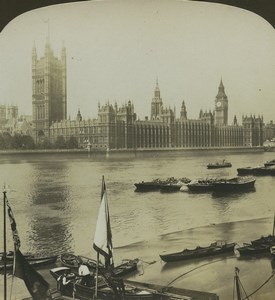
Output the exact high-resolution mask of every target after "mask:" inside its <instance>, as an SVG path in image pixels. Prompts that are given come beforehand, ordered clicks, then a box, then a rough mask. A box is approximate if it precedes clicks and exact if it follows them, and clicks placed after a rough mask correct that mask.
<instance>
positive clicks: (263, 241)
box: [251, 213, 275, 246]
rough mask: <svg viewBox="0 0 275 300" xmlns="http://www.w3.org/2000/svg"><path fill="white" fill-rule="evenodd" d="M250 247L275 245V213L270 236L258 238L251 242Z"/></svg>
mask: <svg viewBox="0 0 275 300" xmlns="http://www.w3.org/2000/svg"><path fill="white" fill-rule="evenodd" d="M251 244H252V245H269V246H273V245H275V213H274V217H273V229H272V234H269V235H266V236H264V235H263V236H261V237H260V238H258V239H256V240H253V241H251Z"/></svg>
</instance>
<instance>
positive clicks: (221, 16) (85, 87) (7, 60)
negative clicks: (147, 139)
mask: <svg viewBox="0 0 275 300" xmlns="http://www.w3.org/2000/svg"><path fill="white" fill-rule="evenodd" d="M48 35H49V37H50V43H51V46H52V48H53V50H54V53H55V55H56V56H57V57H60V55H61V48H62V45H63V43H64V44H65V47H66V49H67V106H68V117H69V116H70V117H71V119H74V118H75V117H76V114H77V110H78V109H80V111H81V113H82V116H83V118H84V119H87V118H95V117H97V109H98V103H99V102H100V103H101V105H103V104H105V103H107V102H109V103H111V104H114V103H115V102H117V103H118V105H123V104H124V103H126V102H128V100H131V101H132V102H133V104H134V107H135V112H136V113H137V116H138V118H140V119H144V118H145V116H150V109H151V100H152V97H153V94H154V89H155V84H156V79H157V78H158V83H159V88H160V92H161V97H162V100H163V103H164V106H167V107H169V106H170V107H171V108H174V107H175V108H176V113H177V117H179V113H180V107H181V103H182V101H183V100H184V101H185V104H186V109H187V116H188V118H190V119H197V118H198V116H199V111H200V109H202V110H203V111H209V110H213V109H214V103H215V97H216V95H217V92H218V87H219V84H220V81H221V78H222V80H223V84H224V86H225V93H226V95H227V97H228V101H229V123H230V124H231V123H232V122H233V117H234V115H236V116H237V118H238V121H239V122H240V123H241V117H242V115H251V114H252V115H254V114H255V115H256V116H258V115H261V116H263V117H264V121H265V123H267V122H269V121H270V120H275V31H274V29H273V27H272V26H271V25H270V24H269V23H268V22H267V21H265V20H264V19H263V18H262V17H260V16H258V15H256V14H254V13H252V12H249V11H246V10H243V9H240V8H236V7H231V6H227V5H222V4H215V3H205V2H203V3H202V2H195V1H175V0H155V1H154V0H140V1H134V0H128V1H126V0H125V1H116V0H114V1H85V2H77V3H68V4H60V5H53V6H48V7H43V8H39V9H36V10H33V11H29V12H27V13H24V14H22V15H20V16H18V17H16V18H15V19H14V20H12V21H11V22H10V23H9V24H8V25H7V26H6V27H5V28H4V29H3V31H2V32H1V33H0V104H15V105H18V108H19V114H26V115H31V114H32V78H31V76H32V75H31V67H32V65H31V63H32V62H31V58H32V57H31V54H32V47H33V45H34V43H35V45H36V48H37V54H38V57H42V56H44V47H45V42H46V38H47V36H48Z"/></svg>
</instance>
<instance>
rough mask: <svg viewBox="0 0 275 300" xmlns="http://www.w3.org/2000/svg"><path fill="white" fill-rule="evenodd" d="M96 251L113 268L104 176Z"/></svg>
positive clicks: (94, 245) (106, 264)
mask: <svg viewBox="0 0 275 300" xmlns="http://www.w3.org/2000/svg"><path fill="white" fill-rule="evenodd" d="M93 247H94V249H95V250H96V251H97V252H98V253H99V254H101V255H103V256H104V258H105V266H106V267H108V266H113V265H114V261H113V244H112V231H111V223H110V215H109V207H108V200H107V192H106V185H105V180H104V176H103V177H102V187H101V202H100V208H99V212H98V218H97V223H96V230H95V236H94V243H93Z"/></svg>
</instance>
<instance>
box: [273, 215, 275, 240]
mask: <svg viewBox="0 0 275 300" xmlns="http://www.w3.org/2000/svg"><path fill="white" fill-rule="evenodd" d="M274 230H275V213H274V219H273V231H272V236H274Z"/></svg>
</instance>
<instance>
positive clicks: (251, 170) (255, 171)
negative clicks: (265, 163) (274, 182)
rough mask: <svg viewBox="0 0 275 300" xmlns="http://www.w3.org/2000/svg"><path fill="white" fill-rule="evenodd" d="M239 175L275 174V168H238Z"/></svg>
mask: <svg viewBox="0 0 275 300" xmlns="http://www.w3.org/2000/svg"><path fill="white" fill-rule="evenodd" d="M237 172H238V175H241V176H242V175H254V176H275V168H270V167H255V168H250V167H247V168H238V169H237Z"/></svg>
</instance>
